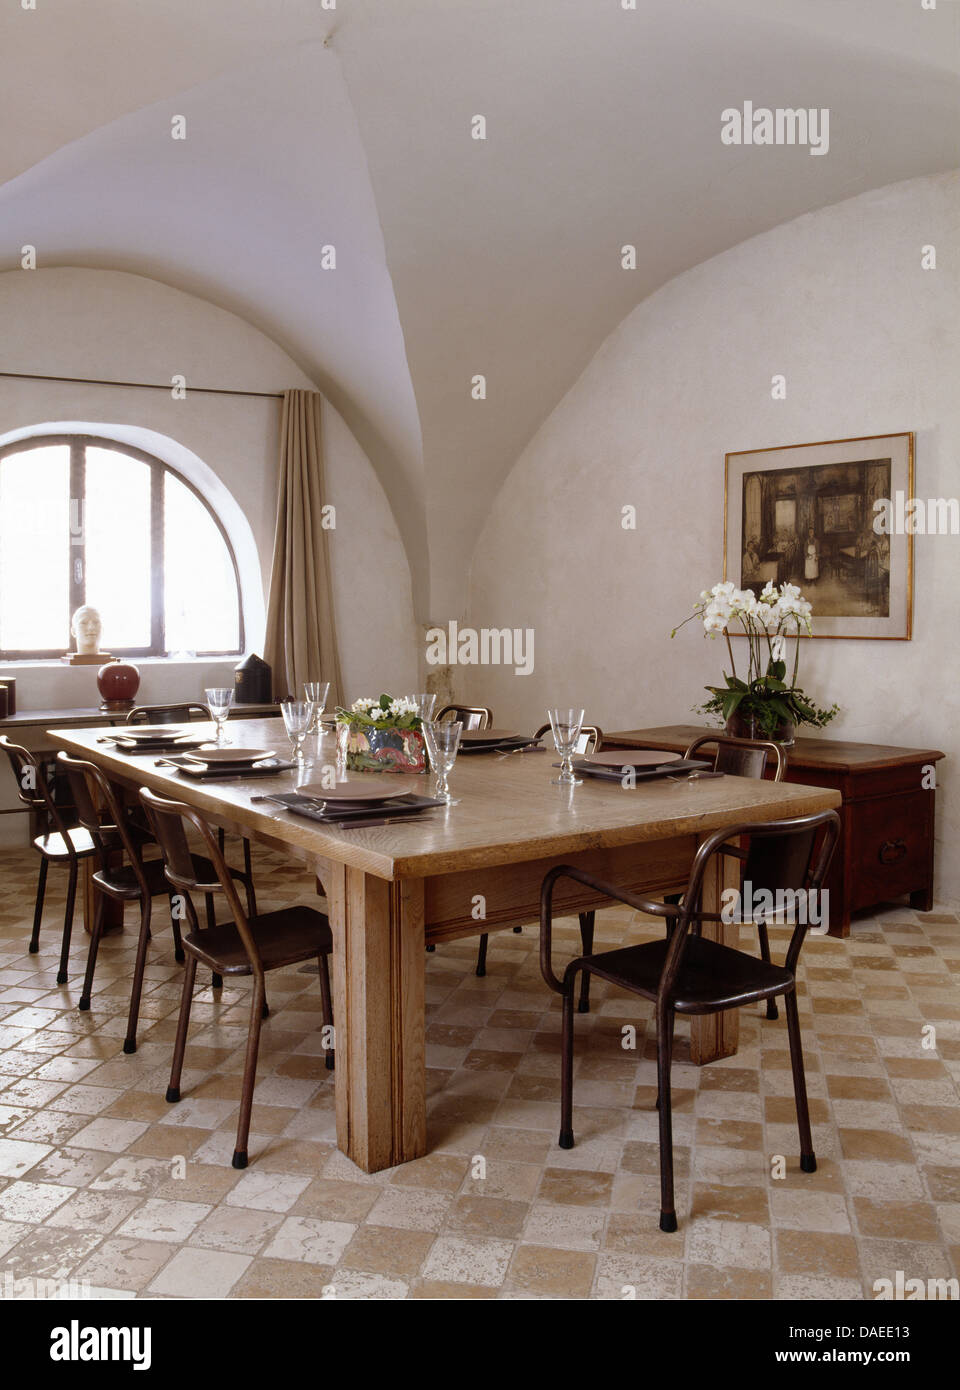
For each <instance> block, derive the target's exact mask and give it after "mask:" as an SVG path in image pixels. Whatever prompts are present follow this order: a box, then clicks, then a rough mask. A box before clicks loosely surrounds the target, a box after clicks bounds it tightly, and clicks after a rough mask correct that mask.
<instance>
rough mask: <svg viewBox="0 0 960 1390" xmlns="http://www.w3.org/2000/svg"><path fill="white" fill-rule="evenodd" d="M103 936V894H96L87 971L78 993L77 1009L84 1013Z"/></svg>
mask: <svg viewBox="0 0 960 1390" xmlns="http://www.w3.org/2000/svg"><path fill="white" fill-rule="evenodd" d="M102 935H103V894H102V893H97V895H96V907H95V908H94V913H93V931H92V932H91V933H90V945H89V946H88V947H87V969H86V972H85V974H84V977H83V988H82V989H81V991H80V1001H79V1003H78V1004H77V1008H78V1009H81V1010H82V1011H83V1012H84V1013H86V1011H87V1009H89V1007H90V994H91V991H92V990H93V972H94V970H96V968H97V952H98V951H99V950H100V937H101V936H102Z"/></svg>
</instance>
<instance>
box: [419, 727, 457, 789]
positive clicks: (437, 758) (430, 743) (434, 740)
mask: <svg viewBox="0 0 960 1390" xmlns="http://www.w3.org/2000/svg"><path fill="white" fill-rule="evenodd" d="M462 732H463V725H462V724H460V723H453V722H449V723H448V722H444V723H443V724H437V723H434V722H432V721H431V720H429V719H428V720H425V721H424V724H423V737H424V740H425V741H426V745H427V752H428V753H429V755H430V766H431V767H432V768H433V771H434V774H435V776H436V779H437V796H439V797H442V799H443V800H444V801H445V802H446V803H447V805H448V806H456V804H457V803H456V801H454V799H453V797H452V796H451V795H450V788H449V786H448V785H447V778H448V777H449V775H450V773H451V772H452V771H453V765H454V763H455V762H456V760H457V749H458V748H459V747H460V735H461V733H462Z"/></svg>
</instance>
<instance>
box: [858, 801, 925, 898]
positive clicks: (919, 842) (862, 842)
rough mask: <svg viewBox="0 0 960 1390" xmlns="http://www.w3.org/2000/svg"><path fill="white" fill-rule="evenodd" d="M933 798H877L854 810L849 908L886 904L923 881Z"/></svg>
mask: <svg viewBox="0 0 960 1390" xmlns="http://www.w3.org/2000/svg"><path fill="white" fill-rule="evenodd" d="M933 804H934V803H933V795H932V793H931V792H924V791H918V792H911V793H910V794H908V795H907V796H891V797H882V798H878V799H877V800H875V801H868V802H864V803H861V804H860V805H859V806H858V807H857V814H856V818H855V820H854V822H853V826H852V834H851V840H850V864H849V869H850V874H851V879H852V901H851V903H850V908H851V909H852V910H854V911H856V909H857V908H858V907H870V906H872V905H873V904H874V903H879V902H890V901H891V900H892V899H894V898H897V897H900V896H901V894H903V893H909V892H912V891H913V890H914V889H915V888H917V886H918V885H920V884H923V883H924V882H925V880H926V877H927V874H928V869H929V857H930V842H931V835H932V833H933V825H932V816H933Z"/></svg>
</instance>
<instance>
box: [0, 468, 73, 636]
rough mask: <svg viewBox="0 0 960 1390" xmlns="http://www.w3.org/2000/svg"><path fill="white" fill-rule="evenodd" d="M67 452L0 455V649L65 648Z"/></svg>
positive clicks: (67, 623)
mask: <svg viewBox="0 0 960 1390" xmlns="http://www.w3.org/2000/svg"><path fill="white" fill-rule="evenodd" d="M69 497H70V449H69V446H68V445H66V444H51V445H48V446H47V447H45V448H40V449H25V450H24V451H23V453H20V454H7V456H6V457H5V458H3V459H0V650H2V651H7V652H11V651H27V652H29V651H33V652H42V651H61V652H65V651H68V650H69V646H70V613H69V608H70V558H71V557H70V556H69V555H68V553H67V552H68V551H69V550H70V549H71V547H70V546H69V545H68V543H67V542H68V537H69V525H70V516H69Z"/></svg>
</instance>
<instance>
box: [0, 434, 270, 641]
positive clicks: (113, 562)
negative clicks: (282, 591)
mask: <svg viewBox="0 0 960 1390" xmlns="http://www.w3.org/2000/svg"><path fill="white" fill-rule="evenodd" d="M81 604H91V605H92V606H93V607H94V608H97V609H99V610H100V614H101V616H102V618H103V639H102V641H103V647H104V649H105V650H106V651H109V652H112V653H113V654H114V655H115V656H117V655H124V656H164V655H167V654H180V653H183V654H188V653H189V654H195V655H197V656H219V655H232V654H234V653H239V652H241V651H242V650H243V645H244V635H243V610H242V606H241V603H240V586H239V579H238V572H237V562H236V558H235V556H234V553H233V548H232V546H231V545H230V541H229V539H228V537H227V533H226V531H225V530H224V528H223V525H222V524H221V522H220V520H219V518H218V517H217V516H216V515H215V514H214V512H213V511H212V510H211V508H210V507H209V505H208V504H207V502H206V501H205V500H204V498H203V497H201V495H200V493H199V492H198V491H197V489H196V488H195V487H194V486H193V484H192V483H190V482H188V481H187V480H186V479H185V478H184V477H182V476H181V475H180V474H179V473H178V472H177V471H176V470H175V469H173V468H171V467H170V466H169V465H168V464H166V463H163V462H162V461H161V460H160V459H158V458H155V457H153V455H151V454H148V453H145V452H143V450H140V449H136V448H134V447H133V446H132V445H127V444H120V443H117V442H116V441H115V440H112V439H101V438H98V437H96V436H93V435H79V434H72V435H53V434H49V435H35V436H32V437H29V438H26V439H20V440H18V441H16V442H14V443H10V444H7V445H5V446H4V447H3V448H0V658H2V659H4V660H7V661H11V660H12V661H16V660H29V659H31V658H43V657H54V656H61V655H63V654H64V653H65V652H68V651H70V650H71V649H73V648H74V646H75V644H74V642H73V639H72V638H71V636H70V618H71V615H72V614H73V612H74V611H75V610H76V609H77V608H79V607H80V606H81Z"/></svg>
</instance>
